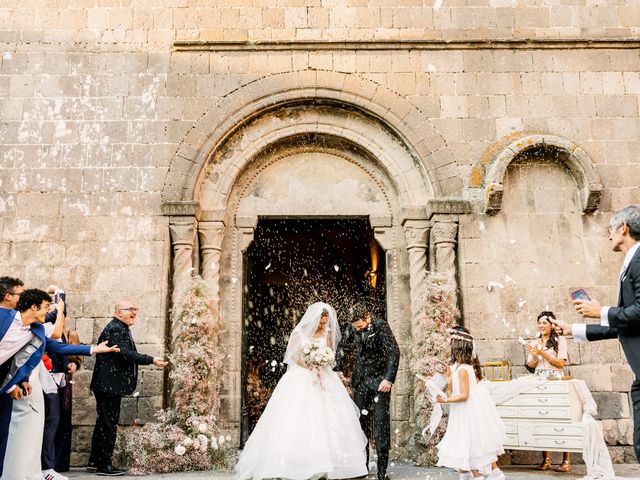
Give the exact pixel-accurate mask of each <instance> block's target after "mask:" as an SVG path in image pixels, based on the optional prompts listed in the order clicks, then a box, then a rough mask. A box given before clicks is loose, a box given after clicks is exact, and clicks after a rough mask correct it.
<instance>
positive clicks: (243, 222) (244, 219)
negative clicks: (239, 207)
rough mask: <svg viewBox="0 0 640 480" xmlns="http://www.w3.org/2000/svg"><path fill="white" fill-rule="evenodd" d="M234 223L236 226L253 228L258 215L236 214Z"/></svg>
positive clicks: (256, 222)
mask: <svg viewBox="0 0 640 480" xmlns="http://www.w3.org/2000/svg"><path fill="white" fill-rule="evenodd" d="M235 225H236V227H238V228H252V229H255V228H256V227H257V226H258V216H257V215H251V216H240V215H236V217H235Z"/></svg>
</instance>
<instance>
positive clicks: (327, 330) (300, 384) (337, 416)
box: [235, 302, 367, 480]
mask: <svg viewBox="0 0 640 480" xmlns="http://www.w3.org/2000/svg"><path fill="white" fill-rule="evenodd" d="M340 336H341V335H340V328H339V326H338V320H337V317H336V311H335V310H334V309H333V308H332V307H331V306H330V305H328V304H326V303H321V302H318V303H314V304H313V305H311V306H309V308H307V311H306V312H305V314H304V316H303V317H302V320H300V322H299V323H298V325H296V327H295V328H294V329H293V332H292V333H291V336H290V338H289V343H288V344H287V350H286V352H285V356H284V361H285V363H287V365H288V366H287V371H286V372H285V374H284V375H283V376H282V378H281V379H280V381H279V382H278V385H277V386H276V388H275V390H274V391H273V394H272V395H271V398H270V399H269V403H267V406H266V407H265V409H264V412H263V413H262V416H261V417H260V420H258V423H257V424H256V426H255V428H254V430H253V433H252V434H251V436H250V437H249V439H248V440H247V443H246V444H245V447H244V450H243V451H242V453H241V454H240V458H239V460H238V463H237V465H236V467H235V470H236V475H237V478H239V479H240V480H245V479H254V480H259V479H263V478H286V479H293V480H303V479H308V478H311V477H314V476H315V477H318V476H326V477H327V478H329V479H333V478H353V477H359V476H363V475H366V474H367V467H366V458H365V448H366V445H367V439H366V437H365V436H364V433H362V429H361V428H360V423H359V420H358V416H359V413H358V410H357V407H356V406H355V404H354V403H353V401H352V400H351V398H350V397H349V394H348V393H347V390H346V389H345V387H344V385H343V384H342V382H341V381H340V379H339V378H338V375H337V373H336V372H334V371H332V370H331V368H330V367H329V366H324V367H320V368H318V367H316V368H310V365H307V364H306V363H305V361H304V359H303V356H304V355H303V351H305V353H306V352H308V351H309V350H308V349H307V347H308V346H309V345H311V344H312V343H316V344H318V346H319V347H321V348H322V347H329V348H331V349H332V350H333V349H335V347H336V345H338V342H339V341H340Z"/></svg>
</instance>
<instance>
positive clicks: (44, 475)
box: [42, 468, 69, 480]
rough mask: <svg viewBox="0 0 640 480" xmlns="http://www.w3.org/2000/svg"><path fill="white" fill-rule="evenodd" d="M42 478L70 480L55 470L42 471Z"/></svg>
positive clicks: (47, 479)
mask: <svg viewBox="0 0 640 480" xmlns="http://www.w3.org/2000/svg"><path fill="white" fill-rule="evenodd" d="M42 478H43V479H44V480H69V477H65V476H64V475H61V474H59V473H58V472H56V471H55V470H54V469H53V468H50V469H49V470H43V471H42Z"/></svg>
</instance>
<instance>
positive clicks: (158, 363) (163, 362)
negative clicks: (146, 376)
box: [153, 357, 169, 368]
mask: <svg viewBox="0 0 640 480" xmlns="http://www.w3.org/2000/svg"><path fill="white" fill-rule="evenodd" d="M153 364H154V365H155V366H156V367H160V368H164V367H166V366H167V365H169V362H167V361H166V360H165V359H164V358H160V357H155V358H154V359H153Z"/></svg>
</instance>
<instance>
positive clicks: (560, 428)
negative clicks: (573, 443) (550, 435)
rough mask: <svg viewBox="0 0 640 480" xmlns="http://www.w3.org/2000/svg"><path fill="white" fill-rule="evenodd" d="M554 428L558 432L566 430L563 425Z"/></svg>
mask: <svg viewBox="0 0 640 480" xmlns="http://www.w3.org/2000/svg"><path fill="white" fill-rule="evenodd" d="M553 430H555V431H556V432H564V428H562V427H553Z"/></svg>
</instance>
